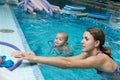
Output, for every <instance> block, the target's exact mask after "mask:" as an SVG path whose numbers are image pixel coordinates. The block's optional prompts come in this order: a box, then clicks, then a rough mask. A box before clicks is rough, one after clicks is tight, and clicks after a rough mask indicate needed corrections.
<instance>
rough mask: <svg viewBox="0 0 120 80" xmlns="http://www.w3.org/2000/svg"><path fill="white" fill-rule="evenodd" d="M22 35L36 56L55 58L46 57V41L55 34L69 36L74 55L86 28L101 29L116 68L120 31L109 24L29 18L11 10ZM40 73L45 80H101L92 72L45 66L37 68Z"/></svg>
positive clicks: (119, 56)
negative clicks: (64, 33) (59, 33)
mask: <svg viewBox="0 0 120 80" xmlns="http://www.w3.org/2000/svg"><path fill="white" fill-rule="evenodd" d="M13 9H14V11H15V14H16V17H17V19H18V22H19V24H20V26H21V28H22V30H23V33H24V35H25V37H26V39H27V41H28V44H29V45H30V48H31V50H33V51H34V52H35V53H36V55H42V56H56V55H54V54H50V53H49V52H50V47H49V45H48V41H49V40H51V39H52V40H53V39H54V37H55V35H56V34H57V33H58V32H61V31H64V32H66V33H68V35H69V40H68V42H69V44H70V45H71V46H73V49H74V55H77V54H80V52H81V44H80V41H81V39H82V34H83V32H84V31H85V30H86V28H88V27H91V26H92V27H94V26H95V27H98V28H101V29H102V30H103V31H104V32H105V34H106V43H105V46H110V47H111V48H112V56H113V58H114V59H115V61H116V62H117V63H118V64H119V65H120V61H119V59H120V36H119V35H120V30H119V29H117V30H116V29H113V28H111V27H110V26H109V24H108V23H109V22H107V21H106V22H105V21H99V20H95V19H92V18H88V17H80V18H77V17H76V16H70V15H59V14H56V15H55V16H52V17H49V16H45V15H44V16H40V15H39V16H37V17H35V16H32V15H30V14H28V13H24V12H23V11H22V10H20V9H18V8H16V7H14V8H13ZM40 70H41V71H42V73H43V76H44V78H45V80H101V79H102V77H101V76H100V75H98V74H97V73H96V70H95V69H75V68H73V69H61V68H57V67H53V66H49V65H44V64H43V65H41V66H40Z"/></svg>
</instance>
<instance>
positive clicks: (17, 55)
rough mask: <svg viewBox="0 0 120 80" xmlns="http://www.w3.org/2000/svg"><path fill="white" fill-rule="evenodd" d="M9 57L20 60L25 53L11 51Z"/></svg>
mask: <svg viewBox="0 0 120 80" xmlns="http://www.w3.org/2000/svg"><path fill="white" fill-rule="evenodd" d="M11 55H12V56H14V57H15V58H22V57H24V56H26V55H25V53H24V52H22V51H13V52H12V54H11Z"/></svg>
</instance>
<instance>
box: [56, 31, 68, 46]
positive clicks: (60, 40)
mask: <svg viewBox="0 0 120 80" xmlns="http://www.w3.org/2000/svg"><path fill="white" fill-rule="evenodd" d="M65 44H66V37H65V36H64V35H63V34H61V33H58V34H57V36H56V38H55V40H54V47H62V46H64V45H65Z"/></svg>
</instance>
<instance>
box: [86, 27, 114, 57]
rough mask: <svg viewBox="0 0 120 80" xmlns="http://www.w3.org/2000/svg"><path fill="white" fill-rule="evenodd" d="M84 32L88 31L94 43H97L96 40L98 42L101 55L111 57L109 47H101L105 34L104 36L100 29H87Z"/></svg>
mask: <svg viewBox="0 0 120 80" xmlns="http://www.w3.org/2000/svg"><path fill="white" fill-rule="evenodd" d="M86 31H88V32H89V33H90V34H91V35H92V36H93V38H94V40H95V41H97V40H99V41H100V45H99V48H100V50H101V51H102V52H103V53H105V54H106V55H108V56H109V57H111V49H110V47H103V45H104V43H105V34H104V32H103V31H102V30H101V29H100V28H95V27H93V28H88V29H87V30H86ZM111 58H112V57H111Z"/></svg>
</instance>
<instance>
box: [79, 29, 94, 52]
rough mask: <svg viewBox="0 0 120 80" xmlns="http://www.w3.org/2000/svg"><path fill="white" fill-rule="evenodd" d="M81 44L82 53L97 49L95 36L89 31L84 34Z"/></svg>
mask: <svg viewBox="0 0 120 80" xmlns="http://www.w3.org/2000/svg"><path fill="white" fill-rule="evenodd" d="M81 43H82V51H84V52H88V51H92V50H93V49H94V48H95V40H94V38H93V36H92V35H91V34H90V33H89V32H87V31H86V32H85V33H84V34H83V39H82V41H81Z"/></svg>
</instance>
